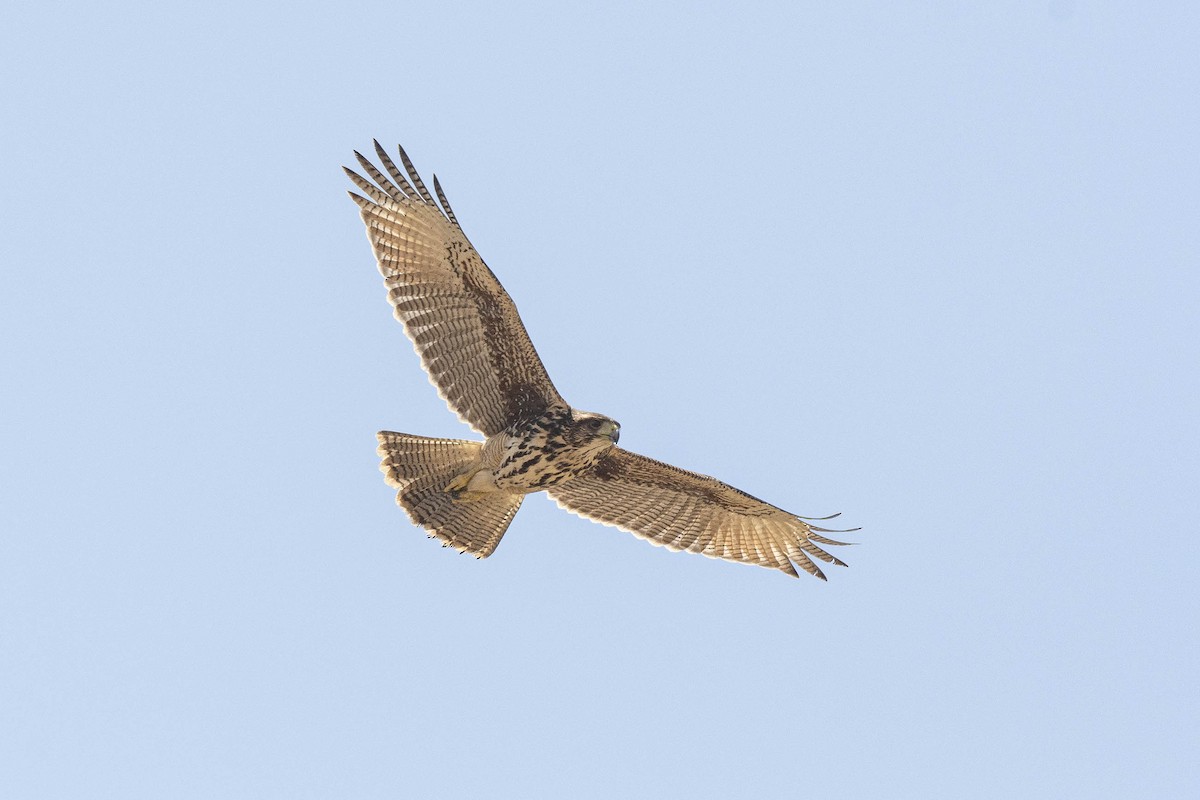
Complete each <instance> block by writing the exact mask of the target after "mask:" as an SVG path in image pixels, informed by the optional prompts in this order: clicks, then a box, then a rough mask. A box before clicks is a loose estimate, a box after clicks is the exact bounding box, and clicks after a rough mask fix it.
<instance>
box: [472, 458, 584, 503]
mask: <svg viewBox="0 0 1200 800" xmlns="http://www.w3.org/2000/svg"><path fill="white" fill-rule="evenodd" d="M587 455H590V454H583V453H570V452H563V451H557V452H545V451H535V452H532V453H523V454H520V455H519V456H517V457H515V458H512V459H510V460H506V461H505V462H504V463H503V464H501V465H500V466H499V467H498V468H497V469H496V470H495V471H493V473H492V480H493V481H494V483H495V486H496V488H497V489H500V490H502V491H508V492H525V493H528V492H539V491H541V490H542V489H548V488H550V487H551V486H556V485H558V484H560V483H562V482H563V481H565V480H568V479H570V478H571V477H573V476H575V475H578V474H579V473H580V472H583V471H585V470H586V469H587V468H588V467H590V466H591V462H592V461H593V460H594V459H592V458H588V457H587ZM573 456H580V457H573Z"/></svg>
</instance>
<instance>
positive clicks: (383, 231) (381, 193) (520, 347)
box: [346, 142, 563, 436]
mask: <svg viewBox="0 0 1200 800" xmlns="http://www.w3.org/2000/svg"><path fill="white" fill-rule="evenodd" d="M398 149H399V153H400V160H401V162H402V163H403V165H404V172H401V171H400V169H398V168H397V167H396V164H395V163H394V162H393V161H392V159H391V158H390V157H389V156H388V154H387V151H385V150H384V149H383V148H382V147H381V146H380V145H379V142H375V152H376V154H377V155H378V157H379V160H380V162H381V163H382V164H383V167H384V169H385V170H386V171H387V172H386V174H385V173H384V172H382V171H380V170H379V169H378V168H376V167H375V165H374V164H372V163H371V162H370V161H369V160H367V159H366V158H365V157H363V156H362V155H361V154H359V153H358V152H355V154H354V155H355V156H356V157H357V159H358V163H359V164H360V165H361V166H362V169H363V171H364V172H366V173H367V175H368V176H369V177H370V180H367V179H366V178H364V177H362V176H361V175H359V174H358V173H356V172H354V171H353V170H351V169H348V168H347V169H346V174H347V175H348V176H349V177H350V180H351V181H353V182H354V184H355V185H356V186H357V187H358V188H359V189H360V190H361V191H362V194H361V195H360V194H357V193H355V192H350V197H351V198H352V199H353V200H354V202H355V203H357V204H358V206H359V208H360V209H361V214H362V219H363V222H364V223H365V225H366V228H367V238H368V239H369V240H370V242H371V248H372V250H374V252H375V258H376V260H377V261H378V264H379V271H380V273H382V275H383V278H384V285H385V286H386V287H387V290H388V300H389V302H391V304H392V307H393V309H394V312H395V316H396V319H398V320H399V321H400V322H401V323H402V324H403V325H404V331H405V333H407V334H408V337H409V339H411V340H412V342H413V346H414V348H415V349H416V351H417V355H419V356H420V358H421V365H422V366H423V367H424V368H425V371H426V372H427V373H428V374H429V378H430V381H431V382H432V383H433V384H434V386H436V387H437V389H438V393H439V394H440V395H441V396H442V397H443V398H444V399H445V400H446V403H447V404H448V405H449V406H450V408H451V409H452V410H453V411H454V412H455V413H457V414H458V416H459V418H460V419H462V420H463V421H464V422H466V423H467V424H469V425H470V426H471V427H473V428H475V429H476V430H477V431H480V432H481V433H483V434H485V435H487V436H491V435H493V434H496V433H499V432H500V431H502V430H504V429H505V428H507V427H508V426H509V425H510V424H511V423H513V422H514V421H516V420H518V419H521V418H523V417H528V416H531V415H536V414H539V413H541V411H542V410H544V409H545V408H546V407H547V406H550V405H553V404H555V403H562V402H563V400H562V397H561V396H560V395H559V394H558V391H557V390H556V389H555V388H554V384H553V383H552V382H551V381H550V376H549V375H548V374H547V373H546V368H545V367H544V366H543V365H542V361H541V359H540V358H539V357H538V354H537V351H536V350H534V347H533V343H532V342H531V341H530V339H529V334H528V333H527V332H526V331H525V326H524V324H522V322H521V318H520V316H519V315H518V313H517V307H516V305H514V303H513V301H512V298H510V297H509V296H508V293H507V292H506V291H505V290H504V287H503V286H501V285H500V282H499V281H498V280H497V279H496V276H495V275H493V274H492V271H491V270H490V269H488V266H487V264H485V263H484V261H483V259H482V258H480V256H479V253H478V252H476V250H475V248H474V247H473V246H472V245H471V243H470V241H468V240H467V237H466V235H465V234H464V233H463V231H462V228H460V227H459V225H458V221H457V219H455V217H454V212H453V210H451V208H450V204H449V203H448V202H447V201H446V199H445V194H444V193H443V192H442V187H441V185H440V184H438V182H437V179H436V178H435V179H434V190H435V192H436V193H437V198H438V200H434V198H433V196H432V195H431V194H430V192H429V190H428V189H427V188H426V187H425V184H424V182H423V181H422V180H421V177H420V175H418V174H417V171H416V169H415V168H414V167H413V165H412V162H411V161H410V160H409V158H408V155H407V154H406V153H405V152H404V149H403V148H398ZM439 200H440V201H441V204H440V205H439V203H438V201H439Z"/></svg>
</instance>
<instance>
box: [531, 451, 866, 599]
mask: <svg viewBox="0 0 1200 800" xmlns="http://www.w3.org/2000/svg"><path fill="white" fill-rule="evenodd" d="M548 491H549V494H550V496H551V497H553V498H554V500H555V502H557V503H558V505H559V506H561V507H562V508H565V509H566V510H567V511H570V512H572V513H575V514H578V515H579V516H582V517H586V518H588V519H592V520H595V521H597V522H602V523H604V524H605V525H612V526H614V527H617V528H620V529H621V530H624V531H628V532H629V533H632V534H634V535H635V536H637V537H639V538H641V539H645V540H647V541H649V542H650V543H651V544H654V545H657V546H660V547H666V548H667V549H669V550H684V551H687V552H689V553H700V554H702V555H706V556H709V557H710V558H722V559H725V560H728V561H739V562H742V563H745V564H757V565H759V566H762V567H771V568H773V569H778V570H782V571H783V572H786V573H788V574H789V575H793V576H796V575H797V574H798V573H797V572H796V568H795V567H796V566H798V567H800V568H801V569H803V570H804V571H805V572H807V573H809V574H810V575H814V576H816V577H818V578H821V579H822V580H825V574H824V573H823V572H822V571H821V569H820V568H819V567H818V566H817V565H816V564H815V563H813V560H812V559H813V558H816V559H818V560H820V561H824V562H826V563H830V564H837V565H838V566H843V567H844V566H846V565H845V564H844V563H843V562H842V561H840V560H839V559H837V558H835V557H834V556H832V555H830V554H829V553H827V552H825V551H824V550H823V549H821V548H820V547H818V546H817V543H818V542H819V543H820V544H825V545H841V544H846V543H845V542H838V541H835V540H833V539H827V538H825V537H823V536H821V535H820V534H819V533H817V531H820V532H831V531H828V529H826V528H818V527H816V526H814V525H809V524H808V523H807V522H805V521H804V520H802V519H800V518H799V517H797V516H795V515H794V514H789V513H787V512H786V511H783V510H782V509H779V508H776V507H775V506H773V505H770V504H769V503H765V502H763V501H762V500H759V499H758V498H757V497H753V496H751V495H748V494H746V493H745V492H742V491H740V490H739V489H735V488H734V487H732V486H730V485H728V484H726V483H722V482H721V481H719V480H717V479H716V478H710V477H709V476H707V475H701V474H699V473H696V472H689V471H688V470H684V469H679V468H678V467H673V466H671V465H670V464H664V463H663V462H661V461H655V460H654V459H652V458H647V457H646V456H642V455H638V454H637V453H633V452H630V451H628V450H623V449H621V448H618V447H614V448H613V449H612V450H611V451H610V453H609V454H608V455H606V456H604V457H603V458H602V459H601V460H600V461H599V462H597V464H596V466H595V467H594V468H593V469H592V471H591V472H589V473H586V474H584V475H580V476H577V477H575V478H572V479H571V480H569V481H565V482H564V483H561V484H559V485H557V486H555V487H553V488H551V489H549V490H548ZM793 564H795V566H793Z"/></svg>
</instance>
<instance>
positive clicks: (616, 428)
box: [608, 422, 621, 444]
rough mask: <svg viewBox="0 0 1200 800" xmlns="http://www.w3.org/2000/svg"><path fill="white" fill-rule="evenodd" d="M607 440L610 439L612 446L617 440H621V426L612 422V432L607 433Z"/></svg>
mask: <svg viewBox="0 0 1200 800" xmlns="http://www.w3.org/2000/svg"><path fill="white" fill-rule="evenodd" d="M608 438H610V439H612V443H613V444H616V443H617V440H618V439H620V438H621V426H620V425H618V424H617V423H615V422H614V423H613V424H612V430H610V431H609V432H608Z"/></svg>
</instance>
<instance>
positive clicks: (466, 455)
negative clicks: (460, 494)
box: [378, 431, 524, 558]
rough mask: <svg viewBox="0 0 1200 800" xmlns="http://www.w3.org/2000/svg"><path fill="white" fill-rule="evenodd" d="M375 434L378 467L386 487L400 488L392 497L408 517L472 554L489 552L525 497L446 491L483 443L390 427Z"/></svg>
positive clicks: (490, 552) (445, 542)
mask: <svg viewBox="0 0 1200 800" xmlns="http://www.w3.org/2000/svg"><path fill="white" fill-rule="evenodd" d="M378 438H379V450H378V452H379V457H380V458H381V459H383V461H382V463H381V464H380V465H379V468H380V469H381V470H382V471H383V473H384V475H385V476H387V483H388V486H392V487H394V488H396V489H397V490H398V491H397V492H396V502H397V503H398V504H400V505H401V506H403V508H404V510H405V511H407V512H408V516H409V518H411V519H412V521H413V522H414V523H415V524H417V525H420V526H421V527H422V528H424V529H425V530H427V531H429V533H430V535H431V536H436V537H437V538H438V539H440V540H441V541H442V543H443V546H446V547H453V548H454V549H455V550H457V551H458V552H460V553H470V554H471V555H473V556H475V557H476V558H486V557H487V556H489V555H491V554H492V551H493V550H495V549H496V545H498V544H500V537H502V536H503V535H504V532H505V531H506V530H508V524H509V523H510V522H512V518H513V515H515V514H516V513H517V509H519V508H520V507H521V501H522V500H523V499H524V497H523V496H522V495H512V494H501V493H496V494H489V495H484V496H483V497H480V498H478V499H472V500H468V501H460V500H455V499H454V498H452V497H451V496H450V495H449V494H447V492H446V491H445V489H446V484H448V483H449V482H450V481H451V479H453V478H454V477H455V476H456V475H458V474H459V473H460V472H462V471H463V470H465V469H466V468H467V467H468V466H470V465H471V464H473V463H474V462H475V460H476V459H477V458H478V457H479V451H480V449H481V448H482V447H483V443H482V442H468V441H465V440H462V439H430V438H427V437H424V436H412V435H409V434H407V433H395V432H393V431H381V432H380V433H379V434H378Z"/></svg>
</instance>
